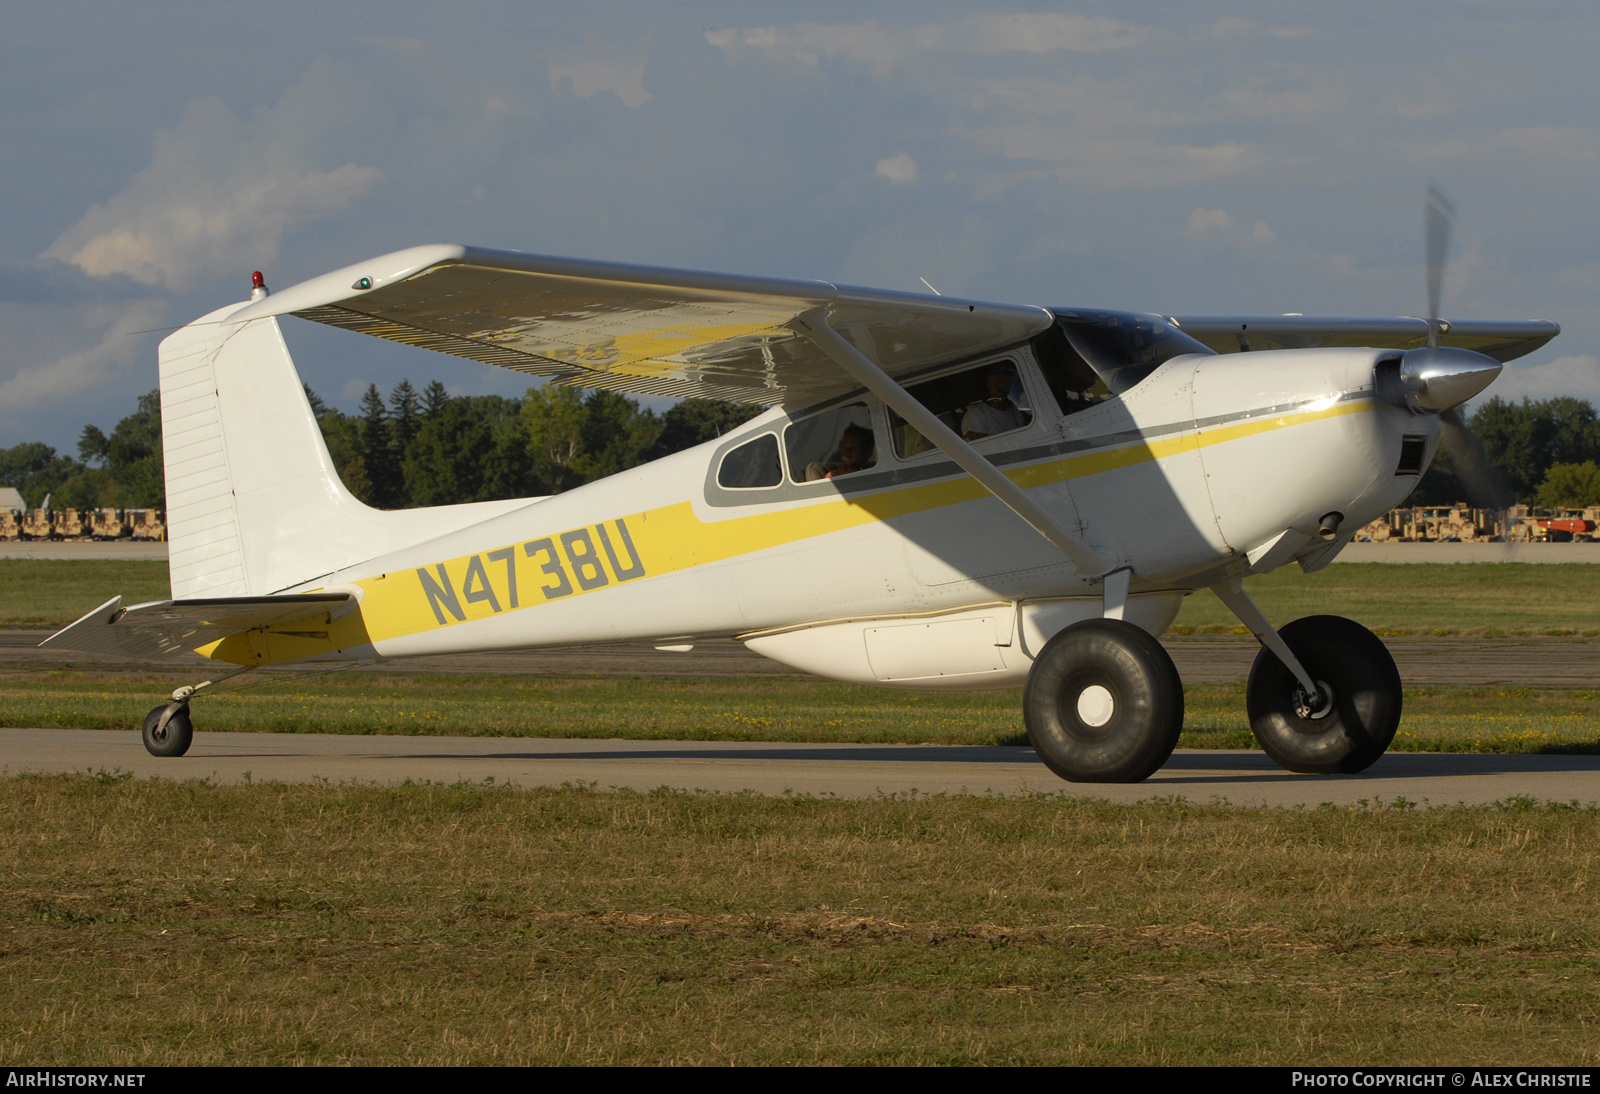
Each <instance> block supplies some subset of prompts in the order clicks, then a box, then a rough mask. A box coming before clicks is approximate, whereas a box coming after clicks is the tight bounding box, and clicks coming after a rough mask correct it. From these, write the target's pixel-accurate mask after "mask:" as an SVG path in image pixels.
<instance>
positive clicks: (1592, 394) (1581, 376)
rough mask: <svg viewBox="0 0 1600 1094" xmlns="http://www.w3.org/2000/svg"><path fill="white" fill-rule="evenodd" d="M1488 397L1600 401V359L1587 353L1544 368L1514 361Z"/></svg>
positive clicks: (1549, 363) (1556, 361)
mask: <svg viewBox="0 0 1600 1094" xmlns="http://www.w3.org/2000/svg"><path fill="white" fill-rule="evenodd" d="M1484 394H1485V397H1487V396H1490V395H1498V396H1500V398H1502V399H1522V398H1529V399H1549V398H1552V397H1554V396H1557V395H1571V396H1574V397H1576V398H1579V399H1589V400H1591V401H1595V402H1600V358H1596V357H1593V356H1591V355H1590V354H1587V353H1584V354H1576V355H1572V356H1567V357H1557V358H1556V359H1555V360H1553V361H1547V362H1545V363H1544V364H1542V365H1519V364H1518V363H1517V362H1515V361H1513V362H1511V363H1510V364H1508V365H1507V366H1506V369H1505V371H1504V372H1502V373H1501V374H1500V378H1499V379H1498V380H1496V381H1495V382H1494V386H1492V387H1491V388H1489V390H1488V391H1487V392H1485V393H1484Z"/></svg>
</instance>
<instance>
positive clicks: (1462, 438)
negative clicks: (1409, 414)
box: [1397, 184, 1512, 509]
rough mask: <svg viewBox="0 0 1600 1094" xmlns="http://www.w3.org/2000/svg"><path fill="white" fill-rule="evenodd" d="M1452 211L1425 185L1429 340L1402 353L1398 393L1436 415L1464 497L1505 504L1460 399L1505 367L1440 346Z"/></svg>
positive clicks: (1507, 495)
mask: <svg viewBox="0 0 1600 1094" xmlns="http://www.w3.org/2000/svg"><path fill="white" fill-rule="evenodd" d="M1454 216H1455V204H1454V203H1453V202H1452V201H1451V200H1450V199H1449V197H1447V196H1446V195H1445V193H1444V191H1442V190H1440V189H1439V187H1437V186H1435V185H1432V184H1429V186H1428V199H1427V212H1426V221H1425V228H1426V239H1427V256H1428V271H1427V272H1428V344H1427V346H1426V347H1425V348H1423V349H1414V350H1408V351H1407V352H1406V353H1405V354H1404V355H1402V357H1401V358H1400V369H1399V381H1400V391H1399V392H1398V393H1397V394H1398V395H1399V396H1400V398H1401V399H1403V401H1404V403H1405V405H1406V406H1407V407H1409V408H1410V409H1411V410H1412V411H1413V412H1414V413H1418V414H1427V413H1435V414H1438V415H1439V423H1440V426H1441V427H1442V428H1441V433H1442V436H1441V441H1442V443H1443V444H1444V446H1445V448H1446V449H1447V450H1448V451H1449V453H1450V457H1451V460H1452V461H1453V462H1454V463H1455V466H1456V473H1457V475H1458V476H1459V478H1460V479H1461V485H1462V486H1463V487H1464V488H1465V489H1466V492H1467V494H1468V497H1467V500H1468V501H1470V502H1471V503H1472V504H1473V505H1474V506H1477V507H1479V508H1483V509H1503V508H1505V507H1506V506H1507V505H1509V504H1511V501H1512V497H1511V491H1510V489H1509V488H1508V487H1507V486H1506V483H1505V480H1504V479H1502V478H1501V477H1500V473H1499V472H1498V471H1496V470H1495V468H1494V465H1493V464H1492V463H1490V462H1489V456H1488V453H1487V452H1486V451H1485V450H1484V447H1483V442H1482V441H1481V440H1479V439H1478V437H1477V435H1476V434H1474V433H1473V432H1472V430H1471V429H1469V428H1468V427H1467V421H1466V417H1465V415H1463V414H1462V413H1461V404H1462V403H1464V402H1466V401H1467V400H1468V399H1470V398H1472V397H1473V396H1474V395H1476V394H1478V392H1480V391H1482V390H1483V389H1484V388H1486V387H1488V386H1489V384H1490V383H1492V382H1493V381H1494V378H1495V377H1497V376H1499V375H1500V370H1501V369H1502V368H1503V367H1504V366H1503V365H1501V364H1500V362H1499V361H1496V360H1495V359H1494V358H1492V357H1489V356H1486V355H1484V354H1482V353H1474V352H1473V351H1472V350H1466V349H1453V348H1451V347H1448V346H1440V345H1439V336H1440V335H1441V334H1442V333H1444V332H1445V331H1447V330H1448V329H1449V327H1448V325H1447V324H1446V323H1445V322H1444V321H1443V320H1441V319H1440V318H1439V300H1440V297H1441V296H1442V295H1443V291H1444V266H1445V259H1446V254H1447V251H1448V249H1449V245H1450V223H1451V220H1452V219H1453V218H1454Z"/></svg>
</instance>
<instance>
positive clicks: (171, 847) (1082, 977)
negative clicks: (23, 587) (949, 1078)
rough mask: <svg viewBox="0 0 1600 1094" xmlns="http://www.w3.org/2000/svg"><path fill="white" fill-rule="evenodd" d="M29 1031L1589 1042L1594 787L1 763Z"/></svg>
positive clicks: (639, 1039) (569, 1051) (803, 1044)
mask: <svg viewBox="0 0 1600 1094" xmlns="http://www.w3.org/2000/svg"><path fill="white" fill-rule="evenodd" d="M0 818H3V819H0V856H3V857H4V860H5V861H6V863H7V884H6V885H5V886H4V887H3V888H0V967H3V968H4V970H5V975H4V976H3V977H0V1000H3V1003H0V1006H3V1012H4V1014H5V1015H6V1020H5V1022H3V1023H0V1063H3V1064H8V1065H16V1064H24V1063H26V1064H29V1065H34V1064H44V1063H55V1064H93V1065H105V1066H140V1065H159V1064H230V1065H239V1064H267V1063H307V1064H332V1063H360V1064H391V1065H396V1064H430V1063H443V1064H466V1063H479V1064H515V1063H643V1064H648V1063H660V1062H675V1063H706V1064H715V1063H764V1064H786V1063H841V1064H850V1063H946V1064H960V1063H1043V1064H1091V1063H1093V1064H1225V1063H1239V1064H1284V1063H1290V1062H1292V1063H1295V1064H1300V1065H1307V1064H1318V1063H1321V1064H1359V1065H1366V1066H1371V1065H1379V1064H1407V1063H1409V1064H1426V1063H1438V1062H1441V1061H1447V1062H1449V1063H1451V1064H1457V1065H1459V1064H1467V1063H1473V1064H1529V1063H1537V1064H1544V1065H1553V1064H1589V1065H1593V1064H1594V1063H1595V1062H1596V1060H1597V1058H1600V957H1597V950H1600V903H1597V902H1596V901H1595V899H1594V891H1593V890H1592V889H1590V888H1589V886H1590V885H1591V884H1595V883H1600V877H1597V876H1596V855H1595V850H1594V848H1595V847H1596V845H1597V844H1600V812H1597V811H1596V810H1592V809H1584V810H1579V809H1566V808H1551V807H1532V806H1529V805H1526V804H1524V803H1518V802H1508V803H1504V804H1503V805H1502V806H1500V807H1495V808H1447V809H1432V810H1426V811H1414V812H1408V811H1404V810H1402V809H1392V808H1391V809H1371V808H1369V809H1358V810H1339V809H1332V808H1325V809H1321V810H1309V811H1271V810H1244V811H1235V810H1232V809H1229V808H1227V807H1218V806H1212V807H1193V806H1188V805H1179V804H1175V803H1165V802H1154V803H1150V804H1145V805H1138V806H1111V805H1105V804H1100V803H1095V802H1093V801H1072V800H1067V799H1062V798H1054V797H1036V798H1029V799H996V798H959V797H958V798H933V799H927V798H924V799H920V800H878V801H865V802H853V801H837V800H816V799H797V798H758V797H750V796H712V795H686V794H650V795H640V794H631V793H620V794H618V793H605V794H599V793H593V792H589V791H586V790H582V789H565V790H549V791H544V790H535V791H507V790H504V789H499V788H485V787H468V786H456V787H439V786H432V787H398V788H392V789H378V788H370V787H369V788H358V787H349V786H336V787H315V786H312V787H303V786H302V787H286V786H275V785H256V786H235V787H212V786H207V785H204V784H198V783H187V784H174V783H168V782H162V781H159V780H156V781H138V782H135V781H130V780H122V779H117V778H107V777H101V778H91V777H23V778H9V779H3V780H0Z"/></svg>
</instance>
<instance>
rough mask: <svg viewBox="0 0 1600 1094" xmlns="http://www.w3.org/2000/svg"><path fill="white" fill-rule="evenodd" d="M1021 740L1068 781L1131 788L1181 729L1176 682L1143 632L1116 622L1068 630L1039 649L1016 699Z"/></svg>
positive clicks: (1167, 660) (1160, 760) (1166, 659)
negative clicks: (1024, 730)
mask: <svg viewBox="0 0 1600 1094" xmlns="http://www.w3.org/2000/svg"><path fill="white" fill-rule="evenodd" d="M1022 719H1023V723H1024V724H1025V725H1026V726H1027V727H1028V740H1029V742H1031V743H1032V745H1033V748H1034V751H1035V752H1037V753H1038V754H1039V758H1040V759H1041V760H1043V761H1044V764H1045V766H1046V767H1048V768H1049V769H1050V770H1051V771H1054V772H1055V773H1056V774H1057V775H1060V776H1061V777H1062V778H1063V779H1067V780H1069V781H1071V782H1100V783H1136V782H1140V781H1141V780H1143V779H1147V778H1149V777H1150V775H1152V774H1153V773H1154V772H1155V771H1156V769H1158V768H1159V767H1160V766H1161V765H1162V764H1164V763H1166V762H1167V758H1168V757H1169V756H1171V755H1172V750H1173V748H1175V747H1176V746H1177V744H1178V734H1179V733H1180V732H1181V731H1182V730H1183V681H1182V680H1180V679H1179V678H1178V668H1177V666H1176V665H1174V664H1173V663H1172V658H1171V657H1170V656H1169V655H1168V654H1167V651H1166V650H1165V649H1163V648H1162V647H1161V643H1160V642H1157V641H1156V640H1155V639H1154V638H1152V637H1151V636H1150V634H1149V632H1147V631H1145V630H1144V629H1142V628H1140V627H1136V626H1134V625H1133V624H1132V623H1128V622H1124V621H1123V620H1120V619H1090V620H1087V621H1086V622H1083V623H1076V624H1074V625H1073V626H1070V627H1068V628H1067V629H1066V630H1064V631H1062V632H1061V633H1060V634H1058V635H1056V636H1055V637H1054V638H1052V639H1050V641H1049V642H1047V643H1045V646H1044V649H1042V650H1040V651H1039V656H1038V658H1037V659H1035V660H1034V662H1033V668H1032V669H1031V670H1030V671H1029V673H1028V686H1027V690H1026V691H1025V692H1024V693H1023V699H1022Z"/></svg>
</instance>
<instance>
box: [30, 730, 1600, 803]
mask: <svg viewBox="0 0 1600 1094" xmlns="http://www.w3.org/2000/svg"><path fill="white" fill-rule="evenodd" d="M0 768H3V770H5V771H7V772H9V773H11V774H18V773H21V772H25V771H28V772H73V771H78V772H101V771H103V772H127V773H129V774H131V775H133V776H135V777H138V778H149V777H159V778H167V779H176V780H187V779H205V780H209V781H211V782H213V783H217V784H233V783H242V782H252V781H253V782H274V781H276V782H284V783H307V782H317V781H323V780H326V781H328V782H332V783H345V782H349V783H362V784H383V785H393V784H396V783H402V782H405V781H407V780H411V781H413V782H422V781H428V782H436V783H457V782H469V783H482V782H484V781H485V780H489V779H492V780H494V782H495V783H498V784H511V785H514V786H522V787H535V786H561V785H563V784H581V785H592V786H594V787H596V788H598V789H601V790H613V789H623V788H626V789H631V790H639V791H648V790H654V789H657V788H659V787H670V788H673V789H676V790H684V791H711V792H717V793H739V792H741V791H753V792H756V793H761V794H785V793H794V794H809V795H817V796H828V795H834V796H838V797H843V798H873V797H878V796H880V795H888V794H898V795H905V794H963V793H966V794H1002V795H1015V794H1028V793H1058V792H1059V793H1067V794H1072V795H1078V796H1088V797H1095V798H1102V799H1105V800H1108V801H1117V802H1134V801H1142V800H1145V799H1149V798H1153V797H1181V798H1185V799H1188V800H1190V801H1193V802H1196V803H1199V804H1205V803H1209V802H1216V801H1226V802H1228V803H1231V804H1233V805H1238V806H1278V807H1308V808H1314V807H1316V806H1319V805H1322V804H1324V803H1328V804H1332V805H1335V806H1359V805H1361V804H1362V803H1364V802H1365V803H1370V804H1374V805H1393V804H1396V803H1399V802H1401V801H1402V800H1403V801H1405V802H1413V803H1416V804H1417V805H1419V806H1427V805H1451V804H1455V803H1458V802H1464V803H1468V804H1483V803H1487V802H1494V801H1501V800H1504V799H1507V798H1512V797H1518V796H1527V797H1532V798H1535V799H1538V800H1540V801H1558V802H1570V801H1577V802H1582V803H1584V804H1591V805H1592V804H1600V756H1493V755H1478V754H1469V753H1451V754H1439V753H1390V754H1389V755H1387V756H1385V757H1384V758H1383V759H1381V760H1379V761H1378V762H1377V763H1376V764H1375V765H1373V767H1371V768H1370V769H1368V770H1367V771H1366V772H1363V773H1362V774H1360V775H1348V776H1327V775H1294V774H1290V773H1289V772H1286V771H1283V770H1282V769H1280V768H1278V767H1277V766H1276V765H1274V764H1273V763H1272V761H1270V760H1268V759H1267V758H1266V756H1265V755H1263V754H1262V753H1259V752H1251V751H1230V750H1200V749H1180V750H1179V751H1178V752H1176V753H1174V754H1173V757H1172V759H1171V760H1170V761H1168V763H1167V765H1166V766H1165V767H1164V768H1162V769H1161V770H1160V771H1159V772H1157V773H1156V774H1155V775H1154V776H1153V777H1151V778H1150V779H1148V780H1146V781H1145V782H1142V783H1137V784H1132V785H1103V784H1087V783H1066V782H1063V781H1062V780H1060V779H1058V778H1056V776H1054V775H1053V774H1051V773H1050V772H1049V771H1048V770H1046V769H1045V767H1044V766H1043V765H1042V764H1040V763H1039V762H1038V760H1037V759H1036V758H1035V757H1034V754H1033V751H1032V750H1031V749H1028V748H1002V747H973V746H949V745H852V744H818V745H807V744H767V743H759V742H737V743H735V742H728V743H723V742H706V741H616V740H571V739H556V740H552V739H543V738H528V737H380V736H342V735H335V734H291V733H225V732H217V733H207V732H205V731H204V730H203V728H202V729H201V731H199V732H197V733H196V735H195V743H194V745H193V747H192V748H191V749H190V751H189V754H188V755H187V756H183V757H180V758H178V759H165V760H163V759H157V758H155V757H153V756H151V755H149V754H148V753H147V752H145V750H144V746H143V745H142V744H141V743H140V740H139V735H138V734H137V733H132V732H128V731H112V730H90V729H0Z"/></svg>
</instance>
